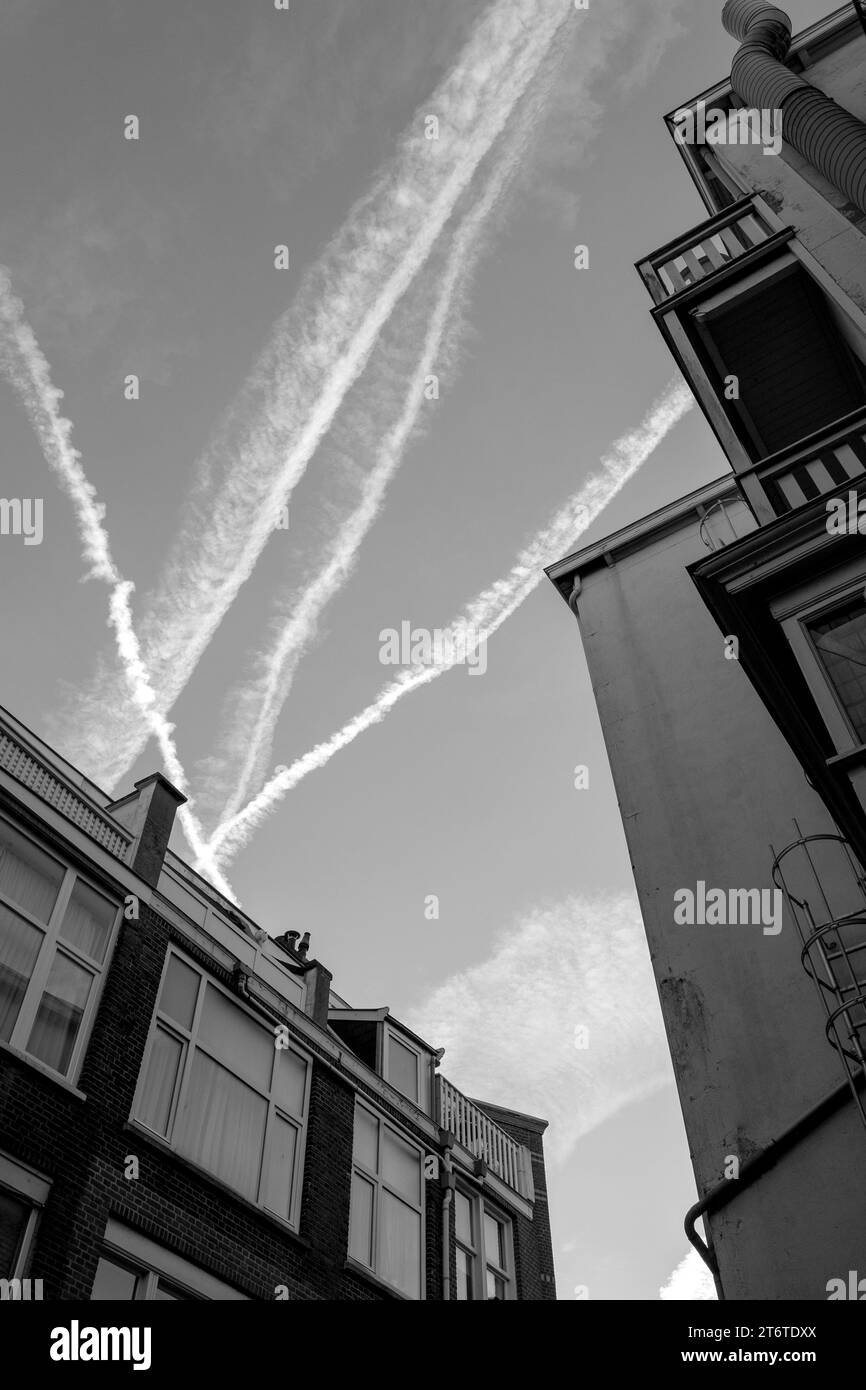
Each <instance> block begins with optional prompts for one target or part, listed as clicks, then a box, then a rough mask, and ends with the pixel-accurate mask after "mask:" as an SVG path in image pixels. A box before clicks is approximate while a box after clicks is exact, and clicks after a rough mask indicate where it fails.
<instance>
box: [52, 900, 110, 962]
mask: <svg viewBox="0 0 866 1390" xmlns="http://www.w3.org/2000/svg"><path fill="white" fill-rule="evenodd" d="M116 915H117V909H116V908H115V907H114V905H113V904H112V903H110V902H108V900H107V899H106V898H103V896H102V894H101V893H94V891H93V889H92V888H90V887H88V885H87V884H86V883H82V882H81V880H80V879H78V880H77V881H76V884H75V887H74V888H73V890H72V893H71V895H70V898H69V906H68V907H67V909H66V912H65V913H64V914H63V926H62V927H61V928H60V935H61V936H62V937H63V939H64V941H68V942H69V944H70V945H71V946H77V947H78V949H79V951H81V952H82V953H83V954H84V955H85V956H90V957H91V958H92V959H93V960H98V961H99V963H100V965H101V964H102V962H103V960H104V959H105V950H106V947H107V946H108V939H109V937H110V936H111V928H112V927H113V926H114V919H115V916H116Z"/></svg>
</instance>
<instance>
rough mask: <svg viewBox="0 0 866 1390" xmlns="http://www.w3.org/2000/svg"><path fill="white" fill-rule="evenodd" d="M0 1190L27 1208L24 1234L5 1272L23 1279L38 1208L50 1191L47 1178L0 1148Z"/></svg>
mask: <svg viewBox="0 0 866 1390" xmlns="http://www.w3.org/2000/svg"><path fill="white" fill-rule="evenodd" d="M0 1190H2V1191H4V1192H8V1193H9V1194H10V1196H11V1197H14V1198H15V1199H16V1200H17V1201H19V1202H21V1203H22V1204H23V1205H25V1206H28V1207H29V1208H30V1211H29V1214H28V1216H27V1221H26V1223H25V1226H24V1234H23V1235H22V1237H21V1243H20V1245H19V1247H18V1250H17V1252H16V1255H15V1263H14V1265H13V1267H12V1269H11V1271H10V1273H9V1274H8V1275H6V1276H5V1277H6V1278H7V1279H24V1278H26V1277H27V1271H28V1269H29V1267H30V1259H31V1256H32V1254H33V1242H34V1240H35V1237H36V1228H37V1226H38V1225H39V1220H40V1217H41V1215H42V1208H43V1207H44V1206H45V1203H46V1202H47V1200H48V1194H49V1192H50V1191H51V1180H50V1178H46V1177H44V1176H43V1175H42V1174H41V1173H39V1172H38V1171H37V1170H36V1169H35V1168H31V1167H29V1166H28V1165H27V1164H25V1163H19V1161H18V1159H15V1158H12V1157H11V1156H10V1155H9V1154H6V1153H2V1152H0Z"/></svg>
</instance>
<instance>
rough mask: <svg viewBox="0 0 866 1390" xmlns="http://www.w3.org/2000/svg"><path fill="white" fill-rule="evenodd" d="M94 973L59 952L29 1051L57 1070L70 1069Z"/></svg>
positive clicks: (34, 1028) (37, 1015) (37, 1016)
mask: <svg viewBox="0 0 866 1390" xmlns="http://www.w3.org/2000/svg"><path fill="white" fill-rule="evenodd" d="M92 983H93V976H92V975H91V974H90V972H89V971H87V970H83V969H82V967H81V966H80V965H78V964H77V963H76V962H75V961H74V960H71V959H70V957H69V956H67V955H64V953H63V952H62V951H57V952H56V953H55V956H54V960H53V961H52V962H51V969H50V971H49V972H48V982H47V984H46V986H45V993H44V994H43V995H42V999H41V1000H40V1003H39V1009H38V1011H37V1014H36V1018H35V1020H34V1022H33V1028H32V1029H31V1032H30V1038H29V1041H28V1043H27V1051H28V1052H31V1053H32V1054H33V1056H34V1057H38V1058H39V1059H40V1061H42V1062H44V1063H45V1064H46V1066H49V1067H53V1068H54V1070H55V1071H59V1072H64V1073H65V1072H66V1069H67V1068H68V1066H69V1061H70V1058H71V1056H72V1049H73V1047H74V1046H75V1039H76V1038H77V1037H78V1029H79V1027H80V1026H81V1018H82V1015H83V1013H84V1006H85V1004H86V1003H87V996H88V994H89V993H90V986H91V985H92Z"/></svg>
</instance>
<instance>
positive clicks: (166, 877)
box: [0, 711, 556, 1301]
mask: <svg viewBox="0 0 866 1390" xmlns="http://www.w3.org/2000/svg"><path fill="white" fill-rule="evenodd" d="M182 801H183V798H182V797H181V796H180V795H179V793H178V792H177V791H175V789H174V788H173V787H172V786H171V785H170V784H169V783H168V782H167V781H166V780H165V778H163V777H162V776H161V775H160V774H155V775H154V776H152V777H149V778H146V779H144V780H143V781H141V782H138V783H137V784H136V787H135V790H134V792H133V793H132V794H130V795H129V796H126V797H123V798H121V799H120V800H116V801H110V800H109V799H108V798H107V797H106V796H105V795H104V794H103V793H102V792H100V791H99V789H98V788H96V787H95V786H94V785H92V784H91V783H90V782H88V780H87V779H86V778H84V777H83V776H82V775H81V774H80V773H79V772H77V771H76V770H75V769H74V768H73V767H71V766H70V765H69V764H68V763H66V762H65V761H64V760H63V759H62V758H61V757H59V756H58V755H57V754H56V753H55V752H54V751H53V750H51V749H50V748H48V747H47V745H45V744H44V743H43V742H42V741H41V740H40V739H38V738H37V737H36V736H35V735H34V734H32V733H31V732H30V731H29V730H27V729H26V728H25V727H24V726H23V725H22V724H21V723H20V722H19V721H17V720H16V719H15V718H13V716H11V715H10V714H7V713H6V712H3V711H0V1296H3V1297H6V1298H26V1297H30V1298H36V1297H41V1298H44V1299H52V1300H53V1299H59V1300H96V1301H100V1300H145V1301H147V1300H178V1299H210V1300H224V1301H236V1300H245V1299H246V1300H249V1299H252V1300H278V1301H279V1300H286V1299H288V1300H291V1299H337V1300H344V1299H351V1300H358V1299H361V1300H364V1299H367V1300H369V1299H388V1298H394V1299H401V1298H403V1299H432V1300H441V1299H448V1300H454V1301H470V1300H474V1299H488V1300H489V1299H495V1300H508V1299H538V1300H540V1299H553V1298H555V1296H556V1295H555V1286H554V1277H553V1259H552V1248H551V1239H550V1226H549V1221H548V1212H547V1199H546V1184H545V1172H544V1155H543V1148H542V1135H543V1133H544V1130H545V1128H546V1125H545V1122H544V1121H542V1120H537V1119H535V1118H533V1117H531V1116H527V1115H523V1114H518V1113H515V1112H512V1111H509V1110H505V1109H501V1108H498V1107H492V1106H489V1105H486V1104H485V1103H484V1102H479V1101H472V1100H470V1099H468V1098H467V1097H466V1096H464V1095H462V1094H461V1093H460V1091H458V1090H457V1088H456V1087H454V1086H452V1085H451V1084H450V1083H449V1082H448V1081H447V1080H446V1079H445V1078H444V1077H443V1076H441V1075H440V1074H439V1071H438V1066H439V1062H440V1059H441V1056H442V1053H441V1050H436V1049H434V1048H433V1047H431V1046H430V1045H429V1044H428V1043H426V1042H425V1041H424V1040H423V1039H421V1038H418V1037H416V1036H415V1035H414V1034H413V1033H411V1032H410V1031H409V1030H408V1029H406V1028H405V1027H404V1026H403V1025H401V1024H400V1023H399V1021H398V1020H397V1019H395V1018H394V1017H393V1016H392V1015H391V1014H390V1012H389V1011H388V1009H387V1008H380V1009H367V1010H357V1009H352V1008H350V1007H349V1006H348V1005H347V1004H346V1002H345V1001H344V1000H343V999H341V998H340V997H339V996H338V995H337V994H336V993H335V992H334V991H333V989H332V986H331V975H330V972H329V971H328V970H327V969H326V968H325V967H324V966H323V965H322V964H321V963H320V962H319V961H317V960H313V959H311V958H309V956H308V944H309V935H308V934H307V933H305V934H304V935H303V936H301V935H300V933H299V932H297V931H289V932H286V933H284V934H283V935H281V936H279V937H277V938H272V937H270V936H268V934H267V933H266V932H264V931H263V930H262V929H261V928H259V927H258V926H256V924H255V923H253V922H252V921H251V920H250V919H249V918H248V917H247V916H246V915H245V914H244V913H242V912H240V911H239V910H238V909H237V908H235V907H234V906H233V905H232V904H231V903H230V902H228V901H227V900H226V899H225V898H223V897H221V895H220V894H219V893H217V892H216V891H215V890H214V889H213V888H212V887H211V886H210V885H209V884H208V883H207V882H205V881H204V880H203V879H202V878H201V877H199V876H198V875H197V874H196V873H195V872H194V871H193V870H192V869H191V868H190V867H189V866H188V865H186V864H185V863H184V862H183V861H182V860H181V859H180V858H179V857H178V856H177V855H175V854H174V853H172V851H170V850H169V848H168V842H169V836H170V834H171V829H172V825H173V822H174V817H175V813H176V811H177V808H178V805H179V804H181V802H182Z"/></svg>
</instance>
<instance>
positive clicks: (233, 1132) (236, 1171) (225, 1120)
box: [178, 1050, 268, 1201]
mask: <svg viewBox="0 0 866 1390" xmlns="http://www.w3.org/2000/svg"><path fill="white" fill-rule="evenodd" d="M184 1112H185V1113H184V1115H183V1116H182V1118H181V1124H180V1133H179V1135H178V1147H179V1148H180V1149H181V1150H182V1151H183V1152H184V1153H185V1154H186V1155H187V1157H188V1158H191V1159H192V1161H193V1162H194V1163H199V1164H201V1166H202V1168H207V1170H208V1172H210V1173H213V1174H214V1176H215V1177H217V1178H220V1179H221V1180H222V1181H223V1182H224V1183H227V1184H228V1186H229V1187H233V1188H235V1189H236V1190H237V1191H238V1192H240V1193H241V1194H242V1195H243V1196H244V1197H247V1198H249V1200H250V1201H255V1200H256V1197H257V1194H258V1183H259V1174H260V1172H261V1166H262V1147H263V1145H264V1139H265V1124H266V1122H267V1117H268V1103H267V1101H266V1100H265V1099H264V1097H263V1096H259V1095H257V1094H256V1092H255V1091H253V1090H251V1089H250V1087H249V1086H246V1085H244V1083H243V1081H239V1080H238V1078H237V1077H236V1076H233V1075H232V1074H231V1072H228V1071H226V1069H225V1068H224V1067H221V1066H220V1065H219V1064H218V1063H217V1062H214V1061H212V1059H211V1058H210V1057H208V1055H207V1053H205V1052H201V1051H199V1050H196V1054H195V1057H194V1059H193V1066H192V1076H191V1078H190V1084H189V1088H188V1095H187V1100H186V1102H185V1104H184Z"/></svg>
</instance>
